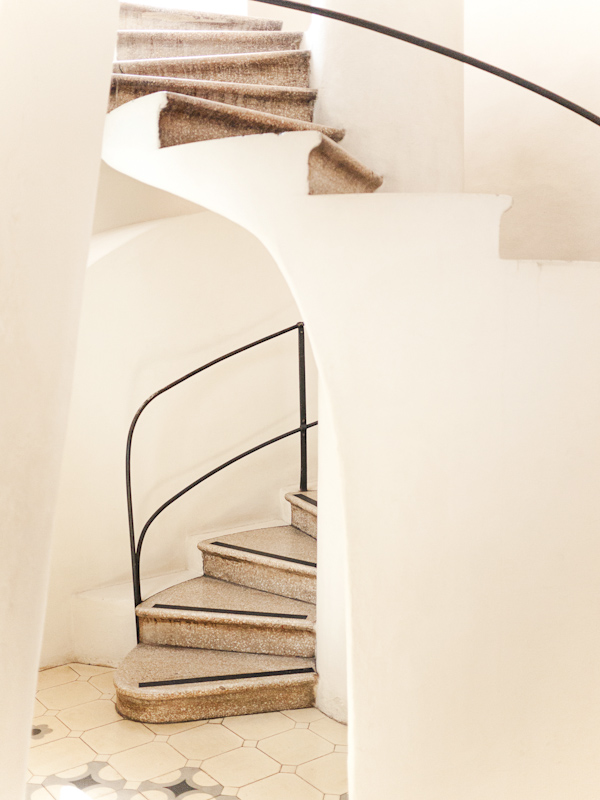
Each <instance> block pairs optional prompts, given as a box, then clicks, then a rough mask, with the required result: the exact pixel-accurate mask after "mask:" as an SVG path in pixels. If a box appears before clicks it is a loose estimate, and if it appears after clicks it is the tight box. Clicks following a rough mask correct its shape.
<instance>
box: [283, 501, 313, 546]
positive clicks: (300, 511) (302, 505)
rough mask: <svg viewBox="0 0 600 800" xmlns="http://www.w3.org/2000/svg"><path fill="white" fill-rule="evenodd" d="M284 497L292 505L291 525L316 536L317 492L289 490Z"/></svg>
mask: <svg viewBox="0 0 600 800" xmlns="http://www.w3.org/2000/svg"><path fill="white" fill-rule="evenodd" d="M285 499H286V500H287V501H288V503H289V504H290V505H291V507H292V525H293V526H294V527H295V528H299V529H300V530H301V531H304V533H308V535H309V536H312V537H314V538H315V539H316V538H317V492H316V491H312V492H291V493H290V494H286V496H285Z"/></svg>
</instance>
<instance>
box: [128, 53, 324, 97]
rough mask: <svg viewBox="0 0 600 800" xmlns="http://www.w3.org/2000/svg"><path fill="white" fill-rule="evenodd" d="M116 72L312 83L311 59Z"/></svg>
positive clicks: (142, 65)
mask: <svg viewBox="0 0 600 800" xmlns="http://www.w3.org/2000/svg"><path fill="white" fill-rule="evenodd" d="M114 71H115V72H121V73H125V74H130V75H154V76H158V77H165V78H168V77H172V78H190V79H192V80H213V81H226V82H228V83H251V84H254V85H263V86H290V87H299V88H301V89H307V88H308V86H309V83H310V61H309V58H308V56H306V55H305V54H303V53H302V54H300V55H299V56H293V57H286V58H269V59H268V60H262V59H260V60H257V61H254V62H252V61H248V62H245V63H244V62H239V61H237V60H236V61H235V62H234V63H226V62H224V61H219V62H214V61H213V62H208V63H207V62H206V61H204V62H203V61H202V60H201V59H190V60H187V61H177V60H170V59H165V60H164V61H163V62H162V63H161V62H160V61H154V60H149V61H148V62H147V63H146V62H143V61H141V62H136V61H125V62H121V63H119V62H117V63H116V64H115V70H114Z"/></svg>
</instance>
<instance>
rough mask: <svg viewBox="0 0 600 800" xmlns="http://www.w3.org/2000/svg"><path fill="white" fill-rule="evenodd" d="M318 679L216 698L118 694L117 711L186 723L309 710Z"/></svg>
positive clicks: (237, 690)
mask: <svg viewBox="0 0 600 800" xmlns="http://www.w3.org/2000/svg"><path fill="white" fill-rule="evenodd" d="M315 680H316V679H315V678H311V679H310V680H302V681H294V682H287V683H274V684H273V685H271V686H268V687H257V686H252V685H246V686H240V687H238V688H235V689H230V688H227V689H226V690H225V689H223V688H222V687H221V689H222V691H220V692H219V691H215V692H214V693H213V694H206V693H202V694H200V695H196V696H193V695H190V694H183V693H181V696H172V697H159V696H156V694H155V695H152V694H151V693H148V696H147V698H143V699H141V698H132V697H129V696H127V695H126V694H123V693H120V692H119V691H117V711H118V712H119V713H120V714H122V715H123V716H124V717H127V718H128V719H133V720H137V721H138V722H153V723H163V722H187V721H189V720H197V719H215V718H218V717H235V716H241V715H242V714H260V713H265V712H268V711H285V710H287V709H292V708H310V707H311V706H312V705H313V704H314V700H315Z"/></svg>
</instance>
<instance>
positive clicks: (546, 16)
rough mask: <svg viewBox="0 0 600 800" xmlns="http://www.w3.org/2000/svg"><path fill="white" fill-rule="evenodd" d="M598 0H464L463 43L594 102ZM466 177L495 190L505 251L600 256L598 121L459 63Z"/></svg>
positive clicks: (598, 92)
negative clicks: (504, 200)
mask: <svg viewBox="0 0 600 800" xmlns="http://www.w3.org/2000/svg"><path fill="white" fill-rule="evenodd" d="M599 24H600V8H599V7H598V5H597V4H596V3H591V2H589V1H588V0H574V2H572V3H563V2H558V1H557V0H551V2H542V0H502V2H500V0H486V2H485V3H482V2H480V1H479V0H465V50H466V52H468V53H469V54H470V55H473V56H476V57H478V58H481V59H483V60H485V61H488V62H491V63H493V64H496V65H498V66H500V67H503V68H505V69H508V70H510V71H512V72H515V73H516V74H518V75H521V76H522V77H524V78H527V79H529V80H531V81H533V82H535V83H538V84H541V85H542V86H544V87H546V88H548V89H551V90H552V91H554V92H556V93H558V94H560V95H562V96H563V97H566V98H568V99H570V100H572V101H574V102H575V103H578V104H580V105H583V106H585V107H587V108H589V109H590V110H591V111H593V112H595V113H596V114H598V113H599V110H600V81H599V80H598V76H599V74H600V56H599V55H598V42H597V31H598V25H599ZM465 80H466V82H465V102H466V106H465V125H466V129H465V135H466V139H465V153H466V165H465V169H466V173H465V175H466V184H465V187H466V189H467V191H471V192H503V193H506V194H510V195H512V196H513V197H514V205H513V208H512V209H511V211H510V212H509V213H508V214H507V215H506V217H505V219H504V220H503V223H502V237H501V253H502V255H503V256H504V257H507V258H553V259H588V260H598V259H599V258H600V237H599V235H598V208H599V207H600V129H599V128H598V127H597V126H595V125H593V124H592V123H591V122H588V121H587V120H585V119H582V118H579V117H577V116H575V115H574V114H573V113H571V112H569V111H567V110H566V109H563V108H561V107H560V106H557V105H555V104H553V103H550V102H549V101H547V100H545V99H543V98H541V97H537V96H536V95H534V94H532V93H531V92H528V91H526V90H524V89H521V88H519V87H517V86H513V85H511V84H509V83H506V82H504V81H502V80H499V79H498V78H494V77H492V76H489V75H485V74H482V73H479V72H478V71H476V70H472V69H469V68H466V72H465Z"/></svg>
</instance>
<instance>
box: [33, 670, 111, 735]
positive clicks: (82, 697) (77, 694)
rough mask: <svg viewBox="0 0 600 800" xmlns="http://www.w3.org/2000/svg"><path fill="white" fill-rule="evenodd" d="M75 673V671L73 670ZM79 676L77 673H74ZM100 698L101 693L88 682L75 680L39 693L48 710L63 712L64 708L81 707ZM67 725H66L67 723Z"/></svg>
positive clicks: (39, 697)
mask: <svg viewBox="0 0 600 800" xmlns="http://www.w3.org/2000/svg"><path fill="white" fill-rule="evenodd" d="M71 671H72V672H73V670H71ZM73 674H74V675H77V673H76V672H73ZM99 697H100V692H99V691H98V690H97V689H94V687H93V686H90V685H89V683H87V682H86V681H78V680H74V681H72V682H71V683H65V684H61V685H60V686H53V687H52V688H51V689H43V690H42V691H41V692H38V699H39V700H40V702H41V703H43V704H44V705H45V706H46V708H47V709H53V710H54V709H57V710H61V709H64V708H72V707H73V706H79V705H81V704H82V703H89V702H91V701H92V700H97V699H98V698H99ZM65 724H66V723H65Z"/></svg>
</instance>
